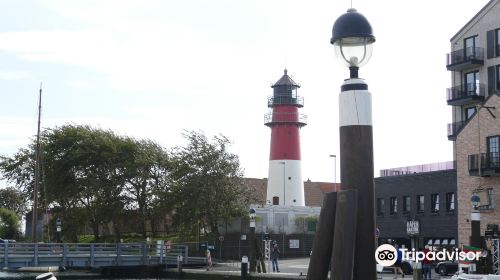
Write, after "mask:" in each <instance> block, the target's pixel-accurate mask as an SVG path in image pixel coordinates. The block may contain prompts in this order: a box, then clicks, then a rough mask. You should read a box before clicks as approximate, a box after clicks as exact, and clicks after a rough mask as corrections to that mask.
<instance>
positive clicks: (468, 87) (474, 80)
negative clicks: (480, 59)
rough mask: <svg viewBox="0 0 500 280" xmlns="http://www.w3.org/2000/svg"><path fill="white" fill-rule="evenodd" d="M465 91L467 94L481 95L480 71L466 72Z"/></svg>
mask: <svg viewBox="0 0 500 280" xmlns="http://www.w3.org/2000/svg"><path fill="white" fill-rule="evenodd" d="M464 80H465V88H464V90H465V92H466V94H467V96H470V95H479V88H480V86H479V71H474V72H469V73H465V77H464Z"/></svg>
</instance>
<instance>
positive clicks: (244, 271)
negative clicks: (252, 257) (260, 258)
mask: <svg viewBox="0 0 500 280" xmlns="http://www.w3.org/2000/svg"><path fill="white" fill-rule="evenodd" d="M247 279H248V257H247V256H243V257H242V258H241V280H247Z"/></svg>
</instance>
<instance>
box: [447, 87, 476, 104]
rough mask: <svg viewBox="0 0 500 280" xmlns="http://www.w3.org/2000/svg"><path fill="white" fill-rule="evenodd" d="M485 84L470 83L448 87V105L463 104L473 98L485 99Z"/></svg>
mask: <svg viewBox="0 0 500 280" xmlns="http://www.w3.org/2000/svg"><path fill="white" fill-rule="evenodd" d="M484 96H485V86H484V85H483V84H477V83H469V84H463V85H458V86H455V87H451V88H448V89H446V101H447V102H448V105H462V104H465V103H468V102H470V101H473V100H479V101H481V100H484Z"/></svg>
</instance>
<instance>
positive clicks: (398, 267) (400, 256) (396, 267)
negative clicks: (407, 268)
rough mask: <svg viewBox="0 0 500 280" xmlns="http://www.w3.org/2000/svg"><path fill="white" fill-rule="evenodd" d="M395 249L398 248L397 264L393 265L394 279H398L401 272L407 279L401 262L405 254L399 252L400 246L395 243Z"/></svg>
mask: <svg viewBox="0 0 500 280" xmlns="http://www.w3.org/2000/svg"><path fill="white" fill-rule="evenodd" d="M393 246H394V248H396V254H397V256H396V263H395V264H394V265H393V268H394V279H397V278H398V274H399V272H401V276H402V277H403V278H405V274H404V273H403V270H402V269H401V262H402V260H403V252H401V250H399V246H398V244H396V243H394V244H393Z"/></svg>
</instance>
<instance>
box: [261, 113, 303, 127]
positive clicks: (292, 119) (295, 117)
mask: <svg viewBox="0 0 500 280" xmlns="http://www.w3.org/2000/svg"><path fill="white" fill-rule="evenodd" d="M287 123H288V124H296V125H298V126H299V127H302V126H305V125H306V124H307V116H306V115H304V114H298V113H288V112H279V113H268V114H266V115H264V124H265V125H267V126H273V125H275V124H287Z"/></svg>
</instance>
